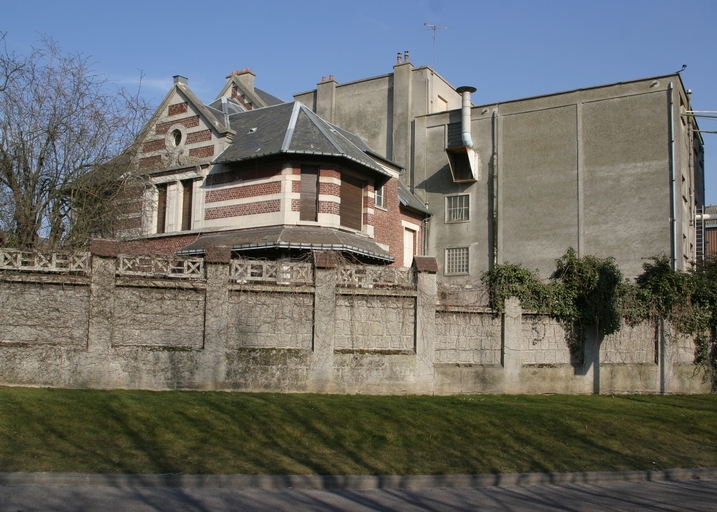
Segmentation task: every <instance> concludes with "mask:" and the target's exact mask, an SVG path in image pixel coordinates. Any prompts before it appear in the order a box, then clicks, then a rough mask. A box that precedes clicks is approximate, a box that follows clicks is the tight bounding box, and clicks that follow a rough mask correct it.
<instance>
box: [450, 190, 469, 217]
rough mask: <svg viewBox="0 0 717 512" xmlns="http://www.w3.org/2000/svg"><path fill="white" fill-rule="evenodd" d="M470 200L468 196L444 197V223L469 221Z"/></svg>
mask: <svg viewBox="0 0 717 512" xmlns="http://www.w3.org/2000/svg"><path fill="white" fill-rule="evenodd" d="M470 198H471V196H470V195H468V194H461V195H459V196H447V197H446V222H466V221H469V220H470Z"/></svg>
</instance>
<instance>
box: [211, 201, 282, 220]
mask: <svg viewBox="0 0 717 512" xmlns="http://www.w3.org/2000/svg"><path fill="white" fill-rule="evenodd" d="M280 208H281V201H279V200H278V199H272V200H269V201H259V202H256V203H248V204H235V205H232V206H219V207H217V208H207V209H206V211H205V212H204V219H205V220H215V219H226V218H229V217H241V216H244V215H258V214H261V213H275V212H278V211H279V210H280Z"/></svg>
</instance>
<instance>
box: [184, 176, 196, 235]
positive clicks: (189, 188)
mask: <svg viewBox="0 0 717 512" xmlns="http://www.w3.org/2000/svg"><path fill="white" fill-rule="evenodd" d="M182 189H183V190H184V197H183V198H182V231H189V230H190V229H192V192H193V189H194V182H193V181H192V180H184V181H183V182H182Z"/></svg>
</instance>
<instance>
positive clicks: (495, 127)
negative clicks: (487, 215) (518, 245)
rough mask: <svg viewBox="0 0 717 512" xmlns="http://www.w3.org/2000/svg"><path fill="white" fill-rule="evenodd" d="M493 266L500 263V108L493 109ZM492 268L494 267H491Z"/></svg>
mask: <svg viewBox="0 0 717 512" xmlns="http://www.w3.org/2000/svg"><path fill="white" fill-rule="evenodd" d="M491 117H492V124H493V267H495V266H496V265H497V264H498V110H497V109H496V110H493V115H492V116H491ZM491 268H492V267H491Z"/></svg>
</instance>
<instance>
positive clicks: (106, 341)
mask: <svg viewBox="0 0 717 512" xmlns="http://www.w3.org/2000/svg"><path fill="white" fill-rule="evenodd" d="M90 252H91V253H92V273H91V275H90V308H89V310H90V319H89V325H88V328H87V351H88V352H107V351H109V350H110V349H111V348H112V317H113V315H114V294H115V270H116V268H117V246H116V244H115V243H114V242H110V241H106V240H93V241H92V244H91V245H90Z"/></svg>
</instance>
